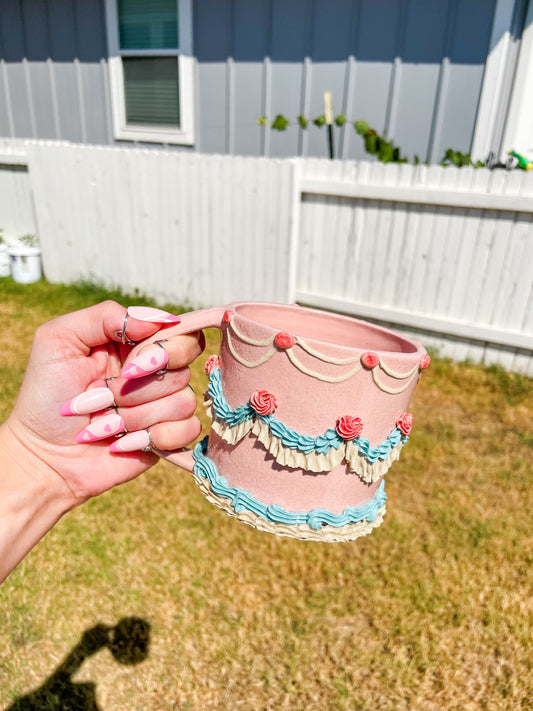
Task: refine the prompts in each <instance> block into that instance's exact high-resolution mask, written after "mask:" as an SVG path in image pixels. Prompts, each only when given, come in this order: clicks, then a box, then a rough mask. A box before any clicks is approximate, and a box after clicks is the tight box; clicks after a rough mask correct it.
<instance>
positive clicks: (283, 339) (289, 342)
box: [274, 331, 294, 348]
mask: <svg viewBox="0 0 533 711" xmlns="http://www.w3.org/2000/svg"><path fill="white" fill-rule="evenodd" d="M274 343H275V344H276V345H277V347H278V348H292V346H294V336H291V334H290V333H286V332H285V331H281V332H280V333H276V336H275V338H274Z"/></svg>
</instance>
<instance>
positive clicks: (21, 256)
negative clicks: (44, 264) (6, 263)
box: [8, 242, 42, 284]
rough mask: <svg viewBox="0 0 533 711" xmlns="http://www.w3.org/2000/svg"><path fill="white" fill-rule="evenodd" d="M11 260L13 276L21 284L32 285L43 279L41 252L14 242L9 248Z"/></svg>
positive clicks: (36, 248) (35, 248) (37, 248)
mask: <svg viewBox="0 0 533 711" xmlns="http://www.w3.org/2000/svg"><path fill="white" fill-rule="evenodd" d="M8 252H9V257H10V259H11V274H12V275H13V279H14V280H15V281H16V282H18V283H19V284H31V283H32V282H34V281H39V279H40V278H41V277H42V269H41V250H40V249H39V247H27V246H26V245H25V244H20V242H14V243H13V244H10V245H9V248H8Z"/></svg>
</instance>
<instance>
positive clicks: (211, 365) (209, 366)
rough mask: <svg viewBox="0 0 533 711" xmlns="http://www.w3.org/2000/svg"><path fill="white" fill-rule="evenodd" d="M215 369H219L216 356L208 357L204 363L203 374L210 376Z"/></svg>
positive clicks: (218, 360) (218, 359) (218, 361)
mask: <svg viewBox="0 0 533 711" xmlns="http://www.w3.org/2000/svg"><path fill="white" fill-rule="evenodd" d="M217 368H220V358H219V356H217V355H212V356H209V358H208V359H207V360H206V362H205V372H206V373H207V374H208V375H211V373H212V372H213V371H214V370H217Z"/></svg>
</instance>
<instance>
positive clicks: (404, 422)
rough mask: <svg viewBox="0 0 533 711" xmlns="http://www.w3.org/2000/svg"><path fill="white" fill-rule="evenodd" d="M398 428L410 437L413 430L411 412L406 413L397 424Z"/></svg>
mask: <svg viewBox="0 0 533 711" xmlns="http://www.w3.org/2000/svg"><path fill="white" fill-rule="evenodd" d="M396 427H397V428H398V429H399V430H400V432H401V433H402V434H404V435H408V434H409V433H410V432H411V430H412V429H413V416H412V415H411V413H410V412H404V413H403V415H402V416H401V417H400V418H399V420H398V422H397V423H396Z"/></svg>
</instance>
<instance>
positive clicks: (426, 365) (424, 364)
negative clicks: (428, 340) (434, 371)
mask: <svg viewBox="0 0 533 711" xmlns="http://www.w3.org/2000/svg"><path fill="white" fill-rule="evenodd" d="M430 363H431V358H430V357H429V356H428V354H427V353H426V354H425V355H423V356H422V358H420V367H421V369H422V370H425V369H426V368H429V364H430Z"/></svg>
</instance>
